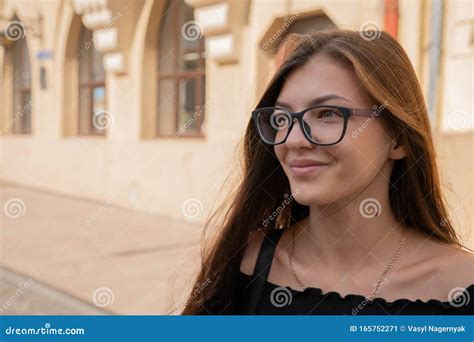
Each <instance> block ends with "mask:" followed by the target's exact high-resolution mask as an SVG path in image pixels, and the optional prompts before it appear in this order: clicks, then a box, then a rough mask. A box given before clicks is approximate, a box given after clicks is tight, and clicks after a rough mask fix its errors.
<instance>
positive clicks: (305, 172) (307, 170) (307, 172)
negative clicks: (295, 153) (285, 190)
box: [290, 164, 328, 177]
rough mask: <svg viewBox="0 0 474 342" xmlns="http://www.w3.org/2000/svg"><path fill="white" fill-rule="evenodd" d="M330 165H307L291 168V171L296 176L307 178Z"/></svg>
mask: <svg viewBox="0 0 474 342" xmlns="http://www.w3.org/2000/svg"><path fill="white" fill-rule="evenodd" d="M327 166H328V165H327V164H325V165H306V166H294V165H293V166H290V171H291V173H292V174H293V175H294V176H297V177H305V176H311V175H312V174H314V173H315V172H319V171H321V170H324V169H325V168H326V167H327Z"/></svg>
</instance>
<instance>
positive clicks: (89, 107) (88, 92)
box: [78, 25, 106, 135]
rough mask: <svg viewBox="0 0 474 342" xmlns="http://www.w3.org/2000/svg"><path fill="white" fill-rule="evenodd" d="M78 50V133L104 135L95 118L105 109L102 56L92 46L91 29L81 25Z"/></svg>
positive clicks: (102, 128)
mask: <svg viewBox="0 0 474 342" xmlns="http://www.w3.org/2000/svg"><path fill="white" fill-rule="evenodd" d="M79 51H80V54H79V118H78V134H79V135H104V134H105V129H104V127H103V126H102V125H101V124H100V120H97V117H99V116H101V115H103V111H104V110H105V109H106V103H105V72H104V67H103V64H102V56H101V54H100V53H99V52H98V51H97V50H96V49H95V48H94V40H93V36H92V31H90V30H88V29H87V28H86V27H84V26H83V25H81V31H80V34H79ZM94 115H96V117H94Z"/></svg>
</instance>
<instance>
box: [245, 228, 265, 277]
mask: <svg viewBox="0 0 474 342" xmlns="http://www.w3.org/2000/svg"><path fill="white" fill-rule="evenodd" d="M263 239H265V232H263V231H259V230H258V231H254V232H251V233H250V235H249V238H248V242H247V247H246V248H245V253H244V257H243V258H242V262H241V264H240V271H242V272H243V273H245V274H248V275H251V274H253V270H254V268H255V263H256V262H257V257H258V253H259V251H260V247H261V246H262V242H263Z"/></svg>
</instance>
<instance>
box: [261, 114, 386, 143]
mask: <svg viewBox="0 0 474 342" xmlns="http://www.w3.org/2000/svg"><path fill="white" fill-rule="evenodd" d="M315 108H334V109H337V110H339V111H340V112H341V113H342V115H343V117H344V124H343V129H342V134H341V137H340V138H339V140H337V141H336V142H334V143H330V144H323V143H318V142H316V141H313V140H312V138H311V136H310V135H309V134H308V132H306V130H305V128H304V125H303V115H304V114H305V113H306V112H307V111H309V110H311V109H315ZM265 109H267V110H268V109H281V110H284V111H285V112H286V113H287V114H288V115H289V116H290V117H291V123H290V125H289V127H288V131H287V133H286V136H285V138H284V139H283V141H282V142H279V143H271V142H269V141H268V140H266V139H265V138H264V136H263V134H262V132H261V131H260V127H259V124H258V114H259V113H260V112H261V111H263V110H265ZM375 111H376V110H375V109H374V110H372V109H357V108H347V107H341V106H331V105H318V106H312V107H309V108H306V109H304V110H302V111H300V112H292V111H290V110H289V109H288V108H285V107H278V106H276V107H261V108H256V109H255V110H254V111H252V119H253V120H254V123H255V126H256V127H257V131H258V134H259V135H260V138H261V139H262V141H264V142H265V143H266V144H268V145H272V146H276V145H281V144H284V143H285V142H286V139H288V136H289V135H290V132H291V129H292V128H293V125H294V119H297V120H298V121H299V123H300V128H301V131H302V132H303V134H304V136H305V138H306V139H307V140H308V141H309V142H310V143H312V144H316V145H320V146H331V145H336V144H337V143H339V142H341V140H342V139H344V136H345V135H346V131H347V122H348V120H349V117H350V116H368V117H370V116H372V115H373V114H374V112H375ZM383 112H384V110H382V111H381V112H380V113H379V114H376V115H374V116H379V115H380V114H382V113H383Z"/></svg>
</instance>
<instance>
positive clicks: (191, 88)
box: [157, 0, 206, 137]
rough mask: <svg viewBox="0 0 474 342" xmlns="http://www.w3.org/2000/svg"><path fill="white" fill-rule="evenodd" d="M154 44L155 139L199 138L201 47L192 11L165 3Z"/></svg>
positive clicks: (202, 93)
mask: <svg viewBox="0 0 474 342" xmlns="http://www.w3.org/2000/svg"><path fill="white" fill-rule="evenodd" d="M164 13H166V15H165V16H164V17H163V19H162V22H161V24H160V32H159V41H158V113H157V135H158V136H186V137H190V136H191V137H202V136H203V122H204V109H205V106H204V104H205V78H206V76H205V47H204V38H203V35H202V32H201V29H200V27H199V25H198V24H197V23H196V22H195V21H194V13H193V9H192V8H191V7H190V6H188V5H187V4H186V3H185V2H184V0H179V1H169V0H168V1H167V2H166V6H165V9H164Z"/></svg>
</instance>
